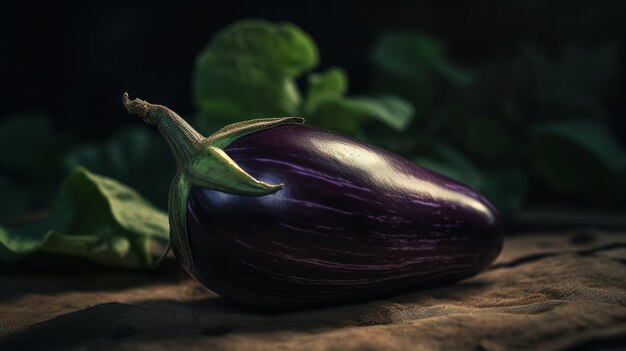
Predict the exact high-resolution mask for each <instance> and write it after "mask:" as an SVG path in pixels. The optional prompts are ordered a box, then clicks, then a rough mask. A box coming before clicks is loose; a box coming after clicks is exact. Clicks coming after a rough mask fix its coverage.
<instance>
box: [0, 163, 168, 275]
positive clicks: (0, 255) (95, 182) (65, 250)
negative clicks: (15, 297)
mask: <svg viewBox="0 0 626 351" xmlns="http://www.w3.org/2000/svg"><path fill="white" fill-rule="evenodd" d="M168 235H169V226H168V218H167V214H165V213H164V212H161V211H159V210H157V209H155V208H154V207H153V206H152V205H150V204H149V203H148V202H147V201H146V200H144V199H143V198H142V197H141V196H140V195H139V194H138V193H137V192H136V191H134V190H132V189H130V188H128V187H127V186H125V185H123V184H121V183H118V182H117V181H115V180H113V179H110V178H106V177H102V176H98V175H95V174H92V173H90V172H89V171H87V170H86V169H84V168H82V167H77V168H75V169H74V170H73V171H72V172H71V173H70V174H69V175H68V177H67V178H66V179H65V181H64V183H63V185H62V187H61V190H60V193H59V195H58V197H57V199H56V201H55V203H54V207H53V209H52V211H51V214H50V217H49V218H48V219H47V220H45V221H42V222H37V223H33V224H28V225H24V226H21V227H17V228H10V229H8V228H2V227H0V259H1V260H4V261H16V260H19V259H21V258H23V257H24V256H26V255H30V254H33V253H35V252H38V251H39V252H50V253H56V254H65V255H72V256H80V257H85V258H88V259H91V260H93V261H96V262H99V263H101V264H104V265H108V266H113V267H123V268H140V267H149V266H150V265H151V264H152V256H151V255H150V253H149V245H150V242H151V238H161V239H165V238H167V237H168Z"/></svg>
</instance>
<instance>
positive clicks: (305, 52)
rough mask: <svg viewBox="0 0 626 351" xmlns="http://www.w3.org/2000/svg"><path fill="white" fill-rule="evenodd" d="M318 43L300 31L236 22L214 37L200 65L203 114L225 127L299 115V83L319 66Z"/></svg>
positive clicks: (196, 91)
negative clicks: (266, 118) (305, 73)
mask: <svg viewBox="0 0 626 351" xmlns="http://www.w3.org/2000/svg"><path fill="white" fill-rule="evenodd" d="M318 60H319V58H318V51H317V46H316V44H315V42H314V41H313V40H312V39H311V38H310V37H309V35H308V34H306V33H305V32H304V31H302V30H301V29H300V28H299V27H297V26H295V25H293V24H289V23H272V22H268V21H264V20H243V21H239V22H236V23H234V24H232V25H230V26H228V27H226V28H225V29H223V30H222V31H220V32H219V33H217V34H215V35H214V36H213V38H212V39H211V41H210V42H209V44H208V46H207V47H206V48H205V49H204V50H203V51H202V52H201V53H200V55H199V56H198V57H197V59H196V64H195V70H194V74H193V97H194V101H195V104H196V106H197V107H198V108H199V109H200V111H201V112H202V114H200V115H199V118H200V119H199V121H198V122H199V128H200V129H201V130H203V131H205V132H206V131H208V129H211V126H212V123H211V121H210V120H209V119H210V118H217V119H220V121H221V122H222V123H224V124H227V123H232V122H236V121H240V120H244V119H250V118H253V117H282V116H289V115H294V114H295V113H296V112H298V110H299V107H300V103H301V98H300V93H299V91H298V88H297V86H296V84H295V78H297V77H298V76H299V75H301V74H302V73H304V72H306V71H308V70H310V69H312V68H313V67H315V66H316V65H317V63H318Z"/></svg>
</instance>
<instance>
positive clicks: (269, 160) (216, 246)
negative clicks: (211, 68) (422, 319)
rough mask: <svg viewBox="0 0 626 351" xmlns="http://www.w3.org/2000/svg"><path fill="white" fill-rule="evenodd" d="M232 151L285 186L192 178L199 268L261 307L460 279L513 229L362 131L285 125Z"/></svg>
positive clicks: (477, 199)
mask: <svg viewBox="0 0 626 351" xmlns="http://www.w3.org/2000/svg"><path fill="white" fill-rule="evenodd" d="M225 152H226V153H227V154H228V155H229V156H230V157H231V158H232V159H233V160H235V161H236V162H237V163H238V164H239V165H240V166H241V168H243V169H244V170H245V171H247V172H248V173H250V174H251V175H252V176H254V177H255V178H257V179H259V180H262V181H265V182H268V183H273V184H276V183H283V184H284V187H283V188H282V189H280V190H279V191H277V192H276V193H273V194H270V195H265V196H260V197H252V196H238V195H231V194H226V193H222V192H218V191H213V190H208V189H204V188H198V187H193V188H192V189H191V191H190V194H189V198H188V206H187V234H188V238H189V243H190V247H191V251H192V257H193V261H194V269H195V271H194V272H192V274H193V275H194V276H195V278H196V279H198V280H199V281H200V282H201V283H203V284H204V285H205V286H206V287H208V288H209V289H211V290H213V291H215V292H217V293H218V294H220V295H221V296H223V297H225V298H227V299H231V300H234V301H237V302H240V303H244V304H247V305H253V306H258V307H263V308H299V307H309V306H318V305H329V304H337V303H354V302H359V301H364V300H367V299H371V298H376V297H381V296H385V295H389V294H392V293H397V292H402V291H407V290H411V289H416V288H420V287H428V286H434V285H440V284H446V283H451V282H454V281H458V280H460V279H463V278H467V277H470V276H472V275H475V274H477V273H478V272H480V271H481V270H482V269H484V268H485V267H486V266H488V265H489V264H490V263H491V262H493V260H495V258H496V257H497V256H498V254H499V252H500V250H501V247H502V241H503V235H504V230H503V227H502V224H501V221H500V218H499V216H498V214H497V213H496V211H495V209H494V208H493V207H492V206H491V204H489V203H488V202H487V200H485V199H484V198H483V197H482V196H481V195H480V194H478V193H477V192H475V191H473V190H470V189H468V188H467V187H465V186H463V185H461V184H459V183H456V182H454V181H452V180H450V179H448V178H446V177H444V176H441V175H438V174H436V173H433V172H431V171H429V170H426V169H423V168H421V167H418V166H417V165H415V164H413V163H411V162H409V161H407V160H405V159H403V158H402V157H399V156H397V155H395V154H393V153H390V152H388V151H385V150H382V149H380V148H378V147H375V146H372V145H368V144H366V143H363V142H361V141H358V140H355V139H352V138H349V137H346V136H341V135H337V134H335V133H332V132H327V131H323V130H319V129H315V128H311V127H307V126H301V125H284V126H279V127H275V128H272V129H268V130H264V131H260V132H256V133H253V134H250V135H246V136H244V137H241V138H240V139H238V140H236V141H234V142H233V143H232V144H231V145H229V146H228V147H227V148H226V149H225Z"/></svg>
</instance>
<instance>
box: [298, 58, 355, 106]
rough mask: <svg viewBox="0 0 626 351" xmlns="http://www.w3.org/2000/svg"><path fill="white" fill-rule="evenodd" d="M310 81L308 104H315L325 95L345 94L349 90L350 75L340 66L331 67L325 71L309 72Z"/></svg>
mask: <svg viewBox="0 0 626 351" xmlns="http://www.w3.org/2000/svg"><path fill="white" fill-rule="evenodd" d="M308 83H309V88H308V91H307V103H308V104H315V102H316V101H317V100H319V99H320V98H323V97H324V96H328V95H332V96H344V95H345V94H346V93H347V92H348V76H347V75H346V72H345V71H344V70H343V69H341V68H339V67H331V68H329V69H328V70H327V71H326V72H324V73H311V74H309V76H308Z"/></svg>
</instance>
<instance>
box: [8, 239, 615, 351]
mask: <svg viewBox="0 0 626 351" xmlns="http://www.w3.org/2000/svg"><path fill="white" fill-rule="evenodd" d="M74 268H75V269H76V270H78V272H75V273H67V268H65V269H58V270H54V269H51V270H44V271H42V270H36V269H33V268H30V269H22V268H20V269H19V270H18V269H16V268H11V266H9V267H8V268H7V267H3V268H2V269H3V271H2V273H0V289H1V291H0V350H13V349H24V350H33V349H39V348H44V349H55V348H56V349H75V350H85V349H89V350H91V349H95V350H161V349H163V350H178V349H181V350H182V349H185V350H190V349H203V350H235V349H237V350H292V349H294V350H474V351H476V350H556V349H559V350H560V349H567V350H587V349H606V350H609V349H610V350H614V349H621V347H626V233H604V232H599V231H594V230H585V231H576V232H567V233H531V234H525V235H517V236H512V237H510V238H509V239H507V241H506V244H505V248H504V252H503V253H502V255H501V256H500V258H499V259H498V261H497V262H496V264H495V265H494V266H493V267H491V268H490V269H488V270H487V271H485V272H483V273H482V274H480V275H478V276H476V277H474V278H472V279H469V280H466V281H463V282H461V283H458V284H456V285H452V286H446V287H441V288H437V289H429V290H421V291H416V292H413V293H409V294H404V295H399V296H394V297H390V298H387V299H384V300H378V301H372V302H370V303H366V304H359V305H346V306H340V307H335V308H326V309H317V310H306V311H296V312H290V313H278V314H277V313H274V314H270V313H267V312H258V311H250V310H248V309H246V308H243V307H240V306H234V305H232V304H229V303H227V302H225V301H224V300H223V299H221V298H219V297H217V296H216V295H214V294H212V293H211V292H209V291H207V290H205V289H204V288H202V287H201V286H200V285H199V284H198V283H196V282H194V281H192V280H190V279H188V278H187V277H186V276H185V275H184V274H183V273H181V272H180V271H179V270H178V269H177V268H176V265H175V263H174V262H172V261H170V262H168V263H167V265H166V267H162V268H161V269H159V270H158V271H156V272H154V271H153V272H130V273H129V272H123V271H110V270H102V269H100V270H97V269H95V268H94V267H88V268H84V267H81V266H75V267H74ZM94 270H97V271H96V272H94Z"/></svg>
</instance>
